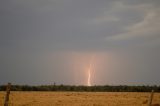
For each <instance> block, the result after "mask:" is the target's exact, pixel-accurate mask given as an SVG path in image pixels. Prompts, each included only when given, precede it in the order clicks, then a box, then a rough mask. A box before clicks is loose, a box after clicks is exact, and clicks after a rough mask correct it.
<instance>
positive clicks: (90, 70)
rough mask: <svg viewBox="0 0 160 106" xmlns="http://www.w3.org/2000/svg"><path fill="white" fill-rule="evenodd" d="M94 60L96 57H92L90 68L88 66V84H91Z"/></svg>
mask: <svg viewBox="0 0 160 106" xmlns="http://www.w3.org/2000/svg"><path fill="white" fill-rule="evenodd" d="M93 60H94V57H92V58H91V61H90V64H89V68H88V80H87V85H88V86H91V73H92V70H93Z"/></svg>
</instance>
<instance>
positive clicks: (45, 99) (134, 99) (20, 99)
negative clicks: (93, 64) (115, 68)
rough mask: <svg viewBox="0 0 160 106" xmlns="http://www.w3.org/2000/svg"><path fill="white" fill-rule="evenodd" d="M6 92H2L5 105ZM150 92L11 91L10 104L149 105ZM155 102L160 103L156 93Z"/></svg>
mask: <svg viewBox="0 0 160 106" xmlns="http://www.w3.org/2000/svg"><path fill="white" fill-rule="evenodd" d="M4 96H5V92H0V106H3V103H4ZM149 96H150V93H127V92H11V95H10V102H9V104H10V106H147V101H148V97H149ZM153 104H160V93H155V94H154V98H153Z"/></svg>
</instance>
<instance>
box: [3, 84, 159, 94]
mask: <svg viewBox="0 0 160 106" xmlns="http://www.w3.org/2000/svg"><path fill="white" fill-rule="evenodd" d="M5 90H6V86H5V85H1V86H0V91H5ZM11 90H12V91H81V92H86V91H87V92H88V91H90V92H151V90H154V91H155V92H160V86H125V85H120V86H109V85H105V86H69V85H55V84H54V85H41V86H29V85H12V87H11Z"/></svg>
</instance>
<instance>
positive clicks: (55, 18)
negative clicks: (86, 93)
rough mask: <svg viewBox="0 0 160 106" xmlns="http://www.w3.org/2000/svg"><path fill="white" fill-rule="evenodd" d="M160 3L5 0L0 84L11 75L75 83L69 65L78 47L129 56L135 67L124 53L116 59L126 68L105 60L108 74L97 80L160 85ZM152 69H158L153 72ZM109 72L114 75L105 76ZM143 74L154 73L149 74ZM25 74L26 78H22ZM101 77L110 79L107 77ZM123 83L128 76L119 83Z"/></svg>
mask: <svg viewBox="0 0 160 106" xmlns="http://www.w3.org/2000/svg"><path fill="white" fill-rule="evenodd" d="M159 5H160V1H159V0H98V1H97V0H1V1H0V51H1V52H0V63H1V67H0V70H1V73H2V74H0V78H1V81H2V82H0V83H4V82H7V81H10V80H11V81H13V82H16V83H32V81H33V80H35V81H33V83H41V82H42V83H50V82H53V80H54V81H56V82H59V83H69V84H75V82H76V81H73V79H72V77H73V76H74V75H73V73H72V71H73V69H71V68H68V65H66V63H67V60H70V59H69V57H72V55H71V54H72V52H76V53H77V54H83V53H85V52H87V53H88V52H89V53H91V54H94V53H97V52H106V55H107V52H108V51H109V52H112V53H113V54H115V55H116V56H118V55H119V56H122V57H123V56H124V59H125V60H126V61H128V63H130V64H129V65H128V66H129V68H126V67H125V64H123V63H122V62H120V61H123V59H122V58H121V59H119V58H118V57H117V59H119V60H116V59H115V58H113V61H119V63H118V66H121V67H122V69H120V68H118V66H117V68H113V67H110V68H111V69H110V74H107V73H108V72H106V70H107V67H105V65H104V66H103V69H102V70H99V72H102V73H101V74H98V72H97V76H98V75H99V77H97V84H105V83H107V80H110V82H109V83H113V82H114V80H115V79H114V77H117V79H118V80H119V81H121V80H128V82H126V83H127V84H129V82H132V81H133V82H134V81H135V82H137V83H138V82H139V83H140V84H141V83H143V84H152V82H154V81H155V82H156V84H158V83H160V81H159V79H158V76H157V74H160V73H159V72H158V70H159V69H160V67H159V65H158V63H159V61H160V59H159V52H160V49H159V47H160V35H159V33H160V31H159V28H160V24H159V22H160V15H159V13H160V7H159ZM65 55H67V56H65ZM49 57H55V58H54V59H55V61H53V60H50V61H49V60H48V59H49ZM62 57H63V58H62ZM82 57H83V56H82ZM135 57H139V58H136V59H134V58H135ZM140 57H143V58H140ZM43 60H45V62H43ZM125 60H124V61H125ZM57 61H59V62H58V63H57ZM140 61H141V62H140ZM51 63H52V64H51ZM140 63H143V64H142V65H139V64H140ZM53 65H54V67H53ZM112 65H114V62H113V63H112ZM62 66H63V67H62ZM151 69H154V73H153V75H151V74H152V72H151V71H150V70H151ZM44 70H45V71H44ZM66 70H68V74H67V75H66V77H65V74H64V73H66ZM69 70H70V71H69ZM124 70H125V71H124ZM120 71H121V73H128V74H126V76H125V77H123V78H124V79H123V78H121V76H122V75H123V74H121V75H120V74H117V73H119V72H120ZM139 71H140V72H139ZM31 73H32V74H31ZM104 73H105V74H104ZM145 73H146V74H145ZM52 74H53V77H54V78H53V79H52ZM81 74H82V73H81ZM106 74H107V75H110V76H112V75H113V77H111V78H110V79H105V75H106ZM57 75H59V76H63V79H59V78H58V77H56V76H57ZM103 75H104V77H102V76H103ZM132 75H133V76H132ZM143 75H146V76H148V77H144V78H143ZM150 75H151V76H150ZM154 75H155V77H154V78H153V79H152V77H153V76H154ZM136 76H137V77H138V78H137V79H136ZM22 77H23V78H24V80H20V79H22ZM82 77H83V76H82ZM41 78H43V79H44V81H42V79H41ZM45 78H46V80H45ZM98 78H104V79H103V82H100V80H98ZM130 78H131V79H130ZM80 79H81V80H80ZM82 79H83V78H79V80H80V82H79V84H83V83H84V82H83V81H82ZM120 79H121V80H120ZM135 79H136V80H135ZM19 80H20V82H19ZM38 80H41V81H38ZM76 80H78V79H76ZM141 81H142V82H141ZM95 82H96V81H95ZM121 83H122V84H123V81H122V82H116V84H121ZM124 83H125V82H124Z"/></svg>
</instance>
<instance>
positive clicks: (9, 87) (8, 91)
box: [4, 83, 11, 106]
mask: <svg viewBox="0 0 160 106" xmlns="http://www.w3.org/2000/svg"><path fill="white" fill-rule="evenodd" d="M10 90H11V83H8V85H7V89H6V97H5V101H4V106H9V94H10Z"/></svg>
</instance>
